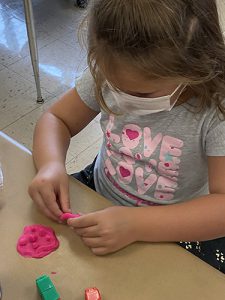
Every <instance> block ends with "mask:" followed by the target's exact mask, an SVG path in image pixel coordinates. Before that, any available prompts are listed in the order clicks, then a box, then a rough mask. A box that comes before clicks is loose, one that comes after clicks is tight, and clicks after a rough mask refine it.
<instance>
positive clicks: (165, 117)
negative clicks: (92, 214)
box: [76, 69, 225, 206]
mask: <svg viewBox="0 0 225 300" xmlns="http://www.w3.org/2000/svg"><path fill="white" fill-rule="evenodd" d="M76 89H77V91H78V94H79V95H80V97H81V99H82V100H83V101H84V103H85V104H86V105H87V106H89V107H90V108H91V109H93V110H95V111H99V112H101V120H100V122H101V128H102V132H103V144H102V147H101V149H100V151H99V154H98V157H97V161H96V164H95V170H94V182H95V186H96V190H97V192H99V193H100V194H102V195H103V196H105V197H106V198H107V199H109V200H111V201H112V202H113V203H114V204H117V205H126V206H146V205H155V204H156V205H158V204H173V203H178V202H183V201H187V200H190V199H192V198H194V197H197V196H200V195H204V194H208V192H209V191H208V169H207V156H225V121H221V120H220V118H219V117H218V113H217V111H216V108H215V107H212V108H207V109H204V110H202V111H201V112H199V113H193V110H194V109H193V104H194V103H195V102H196V101H197V100H196V99H193V98H192V99H190V101H188V102H187V103H185V104H182V105H179V106H175V107H174V108H173V109H172V110H171V111H170V112H166V111H164V112H159V113H154V114H149V115H146V116H132V115H129V114H124V115H115V114H108V113H106V112H104V111H103V110H101V109H100V106H99V104H98V102H97V101H96V99H95V95H94V81H93V78H92V76H91V74H90V72H89V70H88V69H87V70H86V71H85V72H84V74H83V75H82V77H81V78H79V79H78V81H77V83H76ZM103 96H104V99H105V101H106V103H107V105H108V106H109V107H110V108H111V109H112V110H113V111H117V112H118V108H117V107H116V103H115V100H114V98H113V96H112V94H111V92H110V90H109V88H107V87H105V88H104V90H103ZM191 105H192V106H191ZM224 184H225V182H224Z"/></svg>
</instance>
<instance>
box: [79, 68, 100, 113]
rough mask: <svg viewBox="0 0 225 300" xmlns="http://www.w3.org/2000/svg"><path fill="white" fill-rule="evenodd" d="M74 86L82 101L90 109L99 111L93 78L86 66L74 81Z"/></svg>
mask: <svg viewBox="0 0 225 300" xmlns="http://www.w3.org/2000/svg"><path fill="white" fill-rule="evenodd" d="M75 88H76V90H77V92H78V94H79V96H80V98H81V99H82V101H83V102H84V103H85V104H86V105H87V106H88V107H89V108H91V109H93V110H94V111H96V112H100V111H101V108H100V105H99V103H98V101H97V100H96V97H95V92H94V79H93V77H92V75H91V72H90V70H89V68H87V69H86V70H85V71H84V72H83V74H82V75H81V77H79V78H78V79H77V80H76V82H75Z"/></svg>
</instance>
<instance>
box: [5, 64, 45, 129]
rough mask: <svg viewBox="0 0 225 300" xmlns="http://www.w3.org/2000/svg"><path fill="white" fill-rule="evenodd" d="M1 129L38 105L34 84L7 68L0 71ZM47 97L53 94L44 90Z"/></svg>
mask: <svg viewBox="0 0 225 300" xmlns="http://www.w3.org/2000/svg"><path fill="white" fill-rule="evenodd" d="M0 78H1V81H0V129H3V128H5V127H7V126H9V125H10V124H11V123H13V122H15V121H16V120H18V119H20V118H21V117H22V116H24V115H26V114H27V113H29V112H30V111H32V110H33V109H35V108H36V107H38V104H37V103H36V89H35V86H34V84H32V83H31V82H30V81H27V80H25V79H24V78H22V77H21V76H19V75H18V74H16V73H15V72H13V71H11V70H9V69H7V68H5V69H3V70H1V71H0ZM43 95H44V97H45V98H48V97H50V96H51V95H50V94H49V93H47V92H46V91H43Z"/></svg>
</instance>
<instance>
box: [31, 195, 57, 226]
mask: <svg viewBox="0 0 225 300" xmlns="http://www.w3.org/2000/svg"><path fill="white" fill-rule="evenodd" d="M33 196H34V199H35V200H34V202H35V204H36V205H37V206H38V208H39V209H40V210H41V212H42V213H43V214H44V215H46V216H47V217H48V218H50V219H52V220H54V221H58V218H57V217H56V216H55V215H54V214H53V213H52V212H51V211H50V210H49V209H48V207H46V205H45V202H44V201H43V199H42V197H41V195H40V194H39V193H35V194H34V195H33Z"/></svg>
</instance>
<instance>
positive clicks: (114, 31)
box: [86, 0, 225, 116]
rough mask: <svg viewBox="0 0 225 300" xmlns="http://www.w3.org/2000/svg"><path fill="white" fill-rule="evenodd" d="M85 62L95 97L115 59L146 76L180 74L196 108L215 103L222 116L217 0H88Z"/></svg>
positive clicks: (224, 87)
mask: <svg viewBox="0 0 225 300" xmlns="http://www.w3.org/2000/svg"><path fill="white" fill-rule="evenodd" d="M86 22H87V28H88V34H87V37H88V39H87V41H88V44H87V46H88V65H89V68H90V71H91V73H92V75H93V78H94V80H95V92H96V98H97V100H98V101H99V103H100V105H101V107H102V108H103V109H104V110H106V111H107V112H111V111H110V109H109V108H108V107H107V105H106V103H105V101H104V97H103V93H102V90H103V89H102V88H103V84H104V82H105V79H106V78H107V75H110V73H113V66H114V64H113V62H114V61H117V62H118V61H120V60H121V61H123V63H124V62H125V63H126V62H127V63H128V64H129V65H130V66H132V67H133V68H134V69H136V70H137V71H138V72H140V73H141V74H142V75H143V76H145V77H146V78H152V77H154V78H177V77H182V78H183V79H184V80H185V81H186V82H187V83H188V87H189V88H188V89H187V90H186V92H187V93H189V94H190V91H191V94H192V95H195V96H196V97H197V98H198V99H199V100H200V101H198V103H199V105H198V107H199V110H201V109H202V108H203V107H207V106H208V107H210V106H211V105H212V103H215V105H216V107H217V108H218V110H219V111H220V112H221V113H222V114H223V116H225V107H224V106H223V104H222V101H223V100H224V99H225V43H224V38H223V34H222V30H221V27H220V22H219V16H218V10H217V4H216V0H92V2H91V3H90V8H89V12H88V16H87V18H86Z"/></svg>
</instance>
